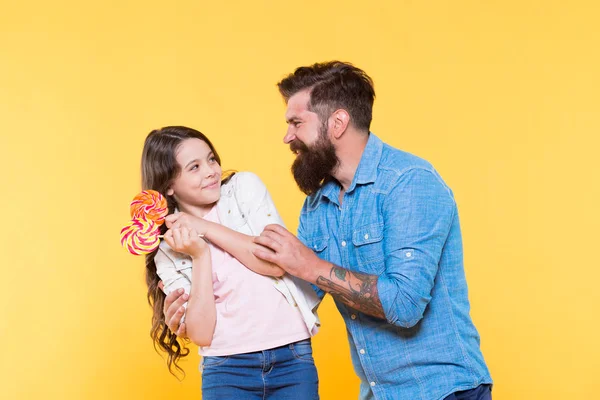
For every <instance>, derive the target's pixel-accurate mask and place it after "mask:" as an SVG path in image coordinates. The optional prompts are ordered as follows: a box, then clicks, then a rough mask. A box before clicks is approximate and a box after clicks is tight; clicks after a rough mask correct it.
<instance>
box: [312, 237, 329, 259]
mask: <svg viewBox="0 0 600 400" xmlns="http://www.w3.org/2000/svg"><path fill="white" fill-rule="evenodd" d="M306 243H307V245H308V247H310V249H311V250H312V251H313V252H314V253H315V254H316V255H317V256H319V258H321V259H324V260H327V258H328V256H329V254H328V251H327V245H328V244H329V236H318V237H314V238H311V239H308V240H307V241H306Z"/></svg>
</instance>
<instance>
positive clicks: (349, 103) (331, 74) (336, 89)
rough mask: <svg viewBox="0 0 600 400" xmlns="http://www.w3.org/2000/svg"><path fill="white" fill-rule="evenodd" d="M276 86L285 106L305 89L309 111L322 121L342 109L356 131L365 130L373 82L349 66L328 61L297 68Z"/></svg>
mask: <svg viewBox="0 0 600 400" xmlns="http://www.w3.org/2000/svg"><path fill="white" fill-rule="evenodd" d="M277 86H278V87H279V92H280V93H281V95H282V96H283V98H284V99H285V101H286V103H287V101H288V100H289V99H290V97H292V96H293V95H295V94H296V93H298V92H301V91H303V90H309V91H310V101H309V104H308V107H309V110H311V111H313V112H315V113H317V114H318V115H319V118H320V119H321V120H322V121H323V120H324V119H326V118H328V117H329V116H330V115H331V113H333V112H334V111H335V110H337V109H340V108H343V109H344V110H346V111H348V114H350V123H351V124H353V125H354V127H355V128H356V129H358V130H365V131H369V128H370V126H371V120H372V119H373V101H374V100H375V89H374V88H373V80H372V79H371V78H370V77H369V75H367V74H366V73H365V72H364V71H363V70H361V69H360V68H356V67H355V66H353V65H352V64H350V63H345V62H341V61H328V62H323V63H316V64H313V65H311V66H308V67H300V68H297V69H296V70H295V71H294V72H293V73H291V74H289V75H288V76H287V77H285V78H284V79H283V80H282V81H281V82H279V83H278V84H277Z"/></svg>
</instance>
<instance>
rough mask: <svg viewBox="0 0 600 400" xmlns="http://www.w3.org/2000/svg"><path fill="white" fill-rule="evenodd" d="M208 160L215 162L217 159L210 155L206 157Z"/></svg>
mask: <svg viewBox="0 0 600 400" xmlns="http://www.w3.org/2000/svg"><path fill="white" fill-rule="evenodd" d="M208 161H210V162H211V163H212V162H216V161H217V159H216V158H215V157H211V158H209V159H208Z"/></svg>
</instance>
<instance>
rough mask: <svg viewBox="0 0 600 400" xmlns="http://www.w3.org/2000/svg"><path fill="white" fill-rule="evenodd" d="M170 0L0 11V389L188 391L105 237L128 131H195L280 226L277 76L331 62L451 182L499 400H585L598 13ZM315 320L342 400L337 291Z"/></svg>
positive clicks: (129, 185) (129, 268) (133, 269)
mask: <svg viewBox="0 0 600 400" xmlns="http://www.w3.org/2000/svg"><path fill="white" fill-rule="evenodd" d="M168 3H169V2H164V1H161V2H158V1H147V0H146V1H139V0H135V1H125V2H121V1H113V2H86V1H83V2H82V1H64V0H59V1H54V2H42V1H37V2H36V1H20V2H17V1H8V0H5V1H3V2H2V4H1V7H0V10H1V11H0V129H1V134H0V148H1V150H2V154H1V156H0V171H2V172H1V173H2V179H1V181H2V193H1V197H0V198H1V200H0V201H1V205H2V208H1V209H2V210H3V221H2V222H3V224H2V225H3V226H2V233H1V234H0V235H1V237H0V239H1V246H2V247H1V249H0V250H1V254H2V262H1V268H2V270H1V271H2V277H1V286H2V289H1V290H0V312H1V314H0V317H1V318H0V341H1V343H2V350H1V355H0V397H1V398H3V399H163V398H172V399H184V398H187V399H191V398H199V396H200V395H199V384H200V379H199V374H198V372H197V363H198V357H197V356H192V357H189V360H187V361H186V362H185V363H184V366H185V369H186V371H187V373H188V377H187V378H186V379H185V380H184V381H183V383H180V382H178V381H177V380H175V379H174V378H173V377H172V376H171V375H169V373H168V372H167V368H166V367H165V363H164V362H163V360H162V359H161V357H160V356H159V355H157V354H156V353H155V352H154V350H153V349H152V344H151V341H150V339H149V337H148V330H149V327H150V310H149V307H148V306H147V304H146V300H145V293H146V290H145V284H144V280H143V265H142V259H141V258H136V257H133V256H131V255H129V254H128V253H126V251H125V250H123V249H122V248H121V247H120V246H119V243H118V239H119V235H118V234H119V230H120V228H121V226H122V225H123V224H124V223H126V222H127V220H128V204H129V201H130V200H131V198H132V197H133V195H135V194H136V193H137V191H138V189H139V162H140V153H141V148H142V143H143V139H144V137H145V135H146V134H147V133H148V132H149V131H150V130H151V129H152V128H157V127H161V126H164V125H169V124H185V125H189V126H192V127H195V128H198V129H200V130H202V131H203V132H205V133H206V134H208V135H209V136H210V137H211V138H212V139H213V141H214V143H215V144H216V146H217V148H218V150H219V151H220V153H221V156H222V158H223V160H224V167H225V168H234V169H237V170H252V171H254V172H256V173H257V174H259V175H260V176H261V177H262V178H263V180H264V181H265V182H266V184H267V186H268V187H269V188H270V190H271V192H272V194H273V197H274V199H275V202H276V204H277V205H278V206H279V209H280V211H281V213H282V215H283V217H284V220H285V221H286V223H287V224H288V225H289V226H290V227H291V229H295V228H296V226H297V216H298V212H299V209H300V207H301V204H302V201H303V196H302V195H301V193H300V192H299V191H298V190H297V188H296V187H295V184H294V182H293V179H292V177H291V174H290V173H289V165H290V163H291V161H292V155H291V153H290V152H289V150H288V148H287V147H286V146H284V145H283V144H282V137H283V134H284V132H285V129H286V126H285V124H284V105H283V103H282V101H281V99H280V97H279V94H278V93H277V90H276V88H275V83H276V82H277V81H278V80H279V79H280V78H282V77H283V76H284V75H285V74H286V73H288V72H291V71H292V70H293V69H294V68H295V67H297V66H300V65H305V64H309V63H312V62H315V61H323V60H329V59H342V60H347V61H351V62H353V63H355V64H356V65H357V66H359V67H361V68H363V69H365V70H366V71H367V72H368V73H369V74H370V75H371V76H372V77H373V79H374V80H375V85H376V90H377V95H378V96H377V100H376V103H375V111H374V123H373V126H372V130H373V131H374V132H375V133H377V134H378V135H379V136H380V137H381V138H383V139H384V140H385V141H387V142H388V143H390V144H392V145H394V146H396V147H399V148H402V149H404V150H407V151H410V152H413V153H415V154H418V155H420V156H422V157H424V158H426V159H428V160H430V161H431V162H432V163H433V164H434V165H435V166H436V167H437V169H438V170H439V171H440V173H441V174H442V176H443V177H444V178H445V179H446V181H447V182H448V184H449V185H450V186H451V187H452V188H453V189H454V191H455V194H456V198H457V201H458V204H459V210H460V213H461V218H462V226H463V234H464V243H465V259H466V273H467V276H468V281H469V287H470V298H471V303H472V316H473V318H474V320H475V323H476V325H477V327H478V329H479V331H480V333H481V336H482V348H483V353H484V355H485V358H486V360H487V363H488V365H489V368H490V370H491V372H492V375H493V378H494V379H495V384H496V387H495V390H494V397H495V399H590V398H595V397H596V396H598V393H599V391H600V385H599V384H598V383H597V382H598V373H599V372H600V361H599V360H600V346H599V345H598V339H597V338H598V328H599V323H598V310H599V307H600V294H599V293H600V290H599V289H598V279H599V278H600V272H599V271H600V268H599V267H600V262H599V259H600V257H599V256H598V253H597V250H596V249H597V239H598V236H599V235H598V232H599V227H600V212H599V210H598V204H599V203H600V184H599V181H600V179H599V175H600V174H599V173H598V172H599V170H600V167H599V166H598V165H599V164H598V163H599V160H598V159H599V158H600V157H599V155H598V152H599V149H600V146H599V144H600V141H599V139H598V133H599V131H600V99H599V96H600V95H599V93H600V78H599V71H600V56H599V54H600V52H599V48H600V29H598V21H599V20H600V18H599V17H600V12H599V11H600V7H599V6H598V5H597V4H598V3H597V2H595V1H570V2H565V1H554V0H553V1H532V0H530V1H517V0H508V1H507V0H505V1H485V2H484V1H447V2H446V1H409V0H405V1H387V2H378V1H373V2H366V1H364V0H362V1H354V0H352V1H349V0H344V1H341V0H340V1H335V2H334V1H329V2H328V1H324V0H321V1H317V0H310V1H301V2H300V1H298V2H283V1H272V2H269V1H254V2H242V1H240V2H215V1H210V2H209V1H176V2H171V4H168ZM321 318H322V321H323V322H324V326H323V329H322V331H321V333H320V334H319V335H318V336H317V337H316V340H315V343H314V348H315V358H316V362H317V366H318V368H319V373H320V379H321V386H320V391H321V396H322V398H323V399H325V400H330V399H335V400H337V399H353V398H356V396H357V393H358V380H357V378H356V377H355V376H354V375H353V373H352V368H351V366H350V361H349V355H348V350H347V343H346V338H345V329H344V326H343V322H342V320H341V319H340V317H339V315H338V314H337V311H336V310H335V308H334V307H333V304H332V302H331V300H327V301H326V302H325V304H324V305H323V306H322V308H321ZM192 352H195V349H194V350H193V351H192ZM165 396H166V397H165Z"/></svg>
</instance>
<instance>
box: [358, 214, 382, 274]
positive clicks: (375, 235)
mask: <svg viewBox="0 0 600 400" xmlns="http://www.w3.org/2000/svg"><path fill="white" fill-rule="evenodd" d="M352 244H354V247H355V251H356V258H357V260H358V264H359V267H360V269H361V271H364V272H369V273H370V272H376V273H381V272H383V270H384V269H385V264H384V259H385V257H384V254H383V223H381V222H376V223H372V224H368V225H364V226H361V227H358V228H357V229H355V230H353V231H352Z"/></svg>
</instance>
